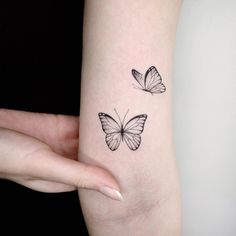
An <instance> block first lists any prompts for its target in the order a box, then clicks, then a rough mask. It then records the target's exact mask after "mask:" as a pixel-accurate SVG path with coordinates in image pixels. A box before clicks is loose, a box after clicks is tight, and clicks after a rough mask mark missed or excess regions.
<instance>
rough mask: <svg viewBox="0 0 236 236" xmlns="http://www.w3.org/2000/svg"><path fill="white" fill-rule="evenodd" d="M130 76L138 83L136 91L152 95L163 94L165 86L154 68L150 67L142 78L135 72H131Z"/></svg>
mask: <svg viewBox="0 0 236 236" xmlns="http://www.w3.org/2000/svg"><path fill="white" fill-rule="evenodd" d="M132 75H133V77H134V78H135V80H136V81H137V82H138V83H139V85H140V86H141V87H140V86H139V87H137V86H135V88H137V89H141V90H143V91H145V92H149V93H151V94H152V95H153V94H155V93H164V92H165V91H166V87H165V85H164V84H163V83H162V78H161V75H160V73H159V72H158V71H157V69H156V67H155V66H151V67H150V68H149V69H148V70H147V71H146V73H145V75H144V77H143V75H142V74H141V73H139V72H138V71H137V70H135V69H133V70H132Z"/></svg>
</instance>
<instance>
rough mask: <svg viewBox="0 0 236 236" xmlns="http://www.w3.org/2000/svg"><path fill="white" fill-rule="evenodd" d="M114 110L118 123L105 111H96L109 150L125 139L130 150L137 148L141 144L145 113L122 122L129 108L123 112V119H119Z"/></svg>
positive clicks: (112, 149) (113, 149)
mask: <svg viewBox="0 0 236 236" xmlns="http://www.w3.org/2000/svg"><path fill="white" fill-rule="evenodd" d="M114 110H115V112H116V114H117V116H118V118H119V122H120V123H118V122H117V121H116V120H115V119H113V118H112V117H111V116H110V115H108V114H106V113H102V112H100V113H98V117H99V119H100V121H101V125H102V130H103V131H104V133H105V134H106V136H105V141H106V144H107V146H108V147H109V148H110V150H111V151H115V150H116V149H117V148H118V147H119V146H120V143H121V141H122V142H123V141H125V143H126V144H127V146H128V147H129V149H130V150H132V151H135V150H137V149H138V148H139V146H140V144H141V136H140V134H141V133H142V132H143V130H144V125H145V122H146V119H147V115H146V114H141V115H137V116H134V117H133V118H131V119H130V120H129V121H128V122H127V123H126V124H124V122H125V117H126V115H127V114H128V111H129V110H128V111H127V113H126V114H125V116H124V119H123V121H121V119H120V116H119V115H118V113H117V111H116V109H114Z"/></svg>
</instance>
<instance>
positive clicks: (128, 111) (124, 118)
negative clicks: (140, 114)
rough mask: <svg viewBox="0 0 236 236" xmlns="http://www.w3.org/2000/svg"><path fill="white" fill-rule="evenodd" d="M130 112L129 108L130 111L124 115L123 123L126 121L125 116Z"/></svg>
mask: <svg viewBox="0 0 236 236" xmlns="http://www.w3.org/2000/svg"><path fill="white" fill-rule="evenodd" d="M128 112H129V109H128V111H127V112H126V114H125V116H124V119H123V124H124V122H125V117H126V116H127V114H128Z"/></svg>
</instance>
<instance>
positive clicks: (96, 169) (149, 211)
mask: <svg viewBox="0 0 236 236" xmlns="http://www.w3.org/2000/svg"><path fill="white" fill-rule="evenodd" d="M85 5H86V6H85V19H84V22H85V25H84V51H83V73H82V95H81V100H82V102H81V112H80V113H81V117H80V120H79V118H78V117H69V116H60V115H59V116H56V115H49V114H38V113H28V112H20V111H10V110H6V109H0V177H1V178H5V179H9V180H12V181H15V182H17V183H20V184H22V185H24V186H27V187H29V188H32V189H34V190H38V191H43V192H64V191H72V190H75V189H80V190H79V195H80V201H81V206H82V209H83V213H84V216H85V220H86V224H87V227H88V230H89V234H90V235H92V236H119V235H122V236H126V235H127V236H129V235H135V236H139V235H140V236H143V235H157V236H159V235H160V236H166V235H167V236H177V235H180V197H179V181H178V174H177V170H176V164H175V156H174V150H173V143H172V129H171V112H170V111H171V65H172V56H173V46H174V41H175V31H176V24H177V19H178V14H179V8H180V1H179V0H166V1H160V0H149V1H144V0H135V1H134V0H128V1H120V0H113V1H107V0H104V1H92V0H87V1H86V4H85ZM153 65H154V66H156V67H157V68H158V71H159V72H160V74H161V76H162V78H163V83H164V84H165V86H166V88H167V89H166V92H165V93H163V94H155V95H151V94H148V93H147V92H145V91H142V90H138V89H134V88H133V84H134V83H135V80H134V78H133V77H132V74H131V70H132V69H137V70H138V71H139V72H141V73H143V74H144V73H145V72H146V70H147V69H148V68H149V67H150V66H153ZM114 108H116V110H117V111H118V113H119V115H120V116H121V119H122V118H123V117H124V115H125V113H126V112H127V110H128V109H129V113H128V115H127V117H126V121H127V120H129V119H131V118H132V117H134V116H136V115H139V114H147V115H148V119H147V121H146V123H145V130H144V132H143V133H142V134H141V137H142V143H141V145H140V147H139V148H138V149H137V150H136V151H131V150H130V149H129V148H128V147H127V145H126V144H125V142H121V144H120V146H119V148H118V149H117V150H116V151H111V150H110V149H109V148H108V146H107V144H106V142H105V133H104V132H103V130H102V128H101V123H100V120H99V118H98V113H99V112H105V113H108V114H110V115H112V116H113V117H114V118H115V119H117V120H118V118H117V117H116V114H115V113H114ZM79 124H80V131H79ZM79 136H80V140H79V147H80V148H79V152H78V138H79ZM78 153H79V155H78V158H77V154H78ZM104 187H105V190H104ZM91 190H93V191H91ZM94 190H95V191H94ZM117 200H118V201H117Z"/></svg>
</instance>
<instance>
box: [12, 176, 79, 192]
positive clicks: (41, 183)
mask: <svg viewBox="0 0 236 236" xmlns="http://www.w3.org/2000/svg"><path fill="white" fill-rule="evenodd" d="M8 179H9V180H11V181H14V182H16V183H18V184H20V185H23V186H25V187H27V188H30V189H33V190H36V191H39V192H44V193H61V192H70V191H74V190H76V189H77V188H76V187H75V186H71V185H67V184H62V183H57V182H52V181H46V180H38V179H29V178H19V176H18V177H9V178H8Z"/></svg>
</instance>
